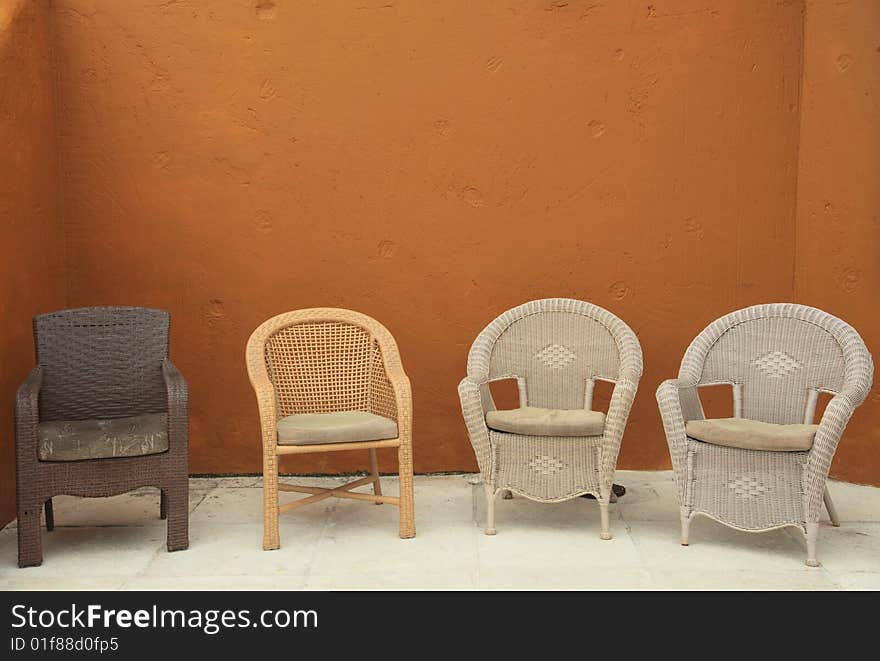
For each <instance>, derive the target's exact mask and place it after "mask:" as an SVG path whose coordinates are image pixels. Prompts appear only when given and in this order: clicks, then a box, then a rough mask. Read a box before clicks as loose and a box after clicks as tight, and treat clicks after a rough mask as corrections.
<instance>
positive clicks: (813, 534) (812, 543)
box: [806, 521, 819, 567]
mask: <svg viewBox="0 0 880 661" xmlns="http://www.w3.org/2000/svg"><path fill="white" fill-rule="evenodd" d="M806 527H807V529H806V537H807V567H818V566H819V560H818V559H817V558H816V541H817V540H818V538H819V523H818V521H815V522H807V526H806Z"/></svg>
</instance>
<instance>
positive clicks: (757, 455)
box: [657, 303, 874, 567]
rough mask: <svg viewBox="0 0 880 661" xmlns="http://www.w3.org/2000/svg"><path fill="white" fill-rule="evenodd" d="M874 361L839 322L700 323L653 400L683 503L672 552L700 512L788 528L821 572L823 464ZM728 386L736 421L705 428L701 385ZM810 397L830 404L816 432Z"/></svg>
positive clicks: (803, 312)
mask: <svg viewBox="0 0 880 661" xmlns="http://www.w3.org/2000/svg"><path fill="white" fill-rule="evenodd" d="M873 369H874V368H873V364H872V362H871V354H869V353H868V350H867V349H866V348H865V344H864V342H862V338H861V337H859V334H858V333H857V332H856V331H855V330H854V329H853V328H852V327H851V326H849V325H848V324H846V323H844V322H843V321H841V320H840V319H837V318H836V317H833V316H831V315H830V314H827V313H826V312H823V311H821V310H817V309H816V308H810V307H806V306H803V305H795V304H792V303H774V304H768V305H756V306H753V307H750V308H746V309H744V310H739V311H737V312H733V313H731V314H728V315H726V316H724V317H722V318H721V319H718V320H717V321H715V322H714V323H712V324H711V325H709V326H708V327H707V328H706V329H705V330H704V331H703V332H702V333H700V334H699V335H698V336H697V338H696V339H695V340H694V341H693V342H692V343H691V345H690V346H689V347H688V349H687V352H686V353H685V356H684V359H683V360H682V363H681V368H680V370H679V373H678V379H674V380H669V381H665V382H663V383H662V384H661V385H660V387H659V388H658V389H657V402H658V403H659V405H660V414H661V415H662V417H663V425H664V428H665V430H666V438H667V441H668V443H669V450H670V454H671V455H672V466H673V469H674V474H675V481H676V485H677V488H678V496H679V501H680V504H681V543H682V544H683V545H685V546H687V544H688V528H689V525H690V521H691V519H692V518H693V517H694V516H696V515H698V514H702V515H705V516H708V517H710V518H713V519H715V520H717V521H720V522H721V523H724V524H725V525H728V526H730V527H731V528H736V529H738V530H745V531H748V532H761V531H765V530H772V529H774V528H781V527H783V526H794V527H797V528H798V529H800V530H801V531H802V532H803V533H804V535H805V536H806V540H807V565H809V566H811V567H815V566H818V564H819V563H818V561H817V559H816V538H817V536H818V531H819V514H820V511H821V508H822V503H823V500H824V502H825V505H826V507H827V508H828V513H829V515H830V517H831V520H832V523H833V524H834V525H839V521H838V519H837V513H836V512H835V510H834V505H833V503H832V501H831V497H830V495H829V493H828V490H827V487H826V485H825V480H826V478H827V476H828V469H829V467H830V465H831V459H832V457H833V456H834V452H835V450H836V449H837V444H838V442H839V441H840V437H841V435H842V434H843V430H844V428H845V427H846V424H847V422H848V421H849V418H850V416H851V415H852V413H853V411H854V410H855V408H856V407H857V406H859V404H861V403H862V402H863V401H864V399H865V397H866V396H867V394H868V391H869V390H870V388H871V382H872V378H873ZM718 384H727V385H730V386H731V387H732V395H733V415H734V418H733V419H721V420H708V421H707V420H705V419H704V418H705V416H704V412H703V407H702V404H701V402H700V396H699V393H698V388H699V387H700V386H707V385H718ZM819 393H829V394H831V395H833V398H832V399H831V400H830V401H829V403H828V406H827V407H826V409H825V412H824V413H823V415H822V419H821V421H820V422H819V424H818V425H813V424H812V423H813V421H814V418H815V414H816V403H817V399H818V395H819Z"/></svg>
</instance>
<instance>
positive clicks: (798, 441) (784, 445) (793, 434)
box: [685, 418, 819, 452]
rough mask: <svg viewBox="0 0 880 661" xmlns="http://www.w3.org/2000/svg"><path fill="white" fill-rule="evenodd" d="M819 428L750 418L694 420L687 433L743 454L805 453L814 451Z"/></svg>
mask: <svg viewBox="0 0 880 661" xmlns="http://www.w3.org/2000/svg"><path fill="white" fill-rule="evenodd" d="M818 428H819V425H775V424H772V423H770V422H760V421H758V420H747V419H746V418H715V419H709V420H691V421H690V422H688V423H687V425H685V432H686V433H687V435H688V436H690V437H691V438H695V439H697V440H698V441H703V442H705V443H712V444H713V445H724V446H727V447H729V448H740V449H742V450H770V451H776V452H795V451H800V452H803V451H805V450H809V449H810V448H811V447H813V438H814V437H815V436H816V430H817V429H818Z"/></svg>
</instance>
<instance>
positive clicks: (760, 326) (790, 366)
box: [679, 303, 873, 424]
mask: <svg viewBox="0 0 880 661" xmlns="http://www.w3.org/2000/svg"><path fill="white" fill-rule="evenodd" d="M872 378H873V364H872V362H871V354H870V353H868V350H867V348H866V347H865V343H864V342H863V341H862V338H861V337H860V336H859V334H858V333H857V332H856V331H855V329H853V328H852V326H850V325H849V324H847V323H846V322H844V321H841V320H840V319H838V318H837V317H834V316H832V315H830V314H828V313H827V312H823V311H822V310H818V309H816V308H812V307H808V306H805V305H797V304H794V303H770V304H765V305H755V306H752V307H749V308H745V309H743V310H738V311H736V312H732V313H731V314H728V315H725V316H724V317H721V318H720V319H718V320H717V321H715V322H713V323H712V324H710V325H709V326H708V327H707V328H706V329H705V330H704V331H703V332H702V333H700V334H699V335H698V336H697V337H696V338H695V339H694V341H693V342H692V343H691V345H690V346H689V347H688V350H687V351H686V352H685V356H684V359H683V360H682V363H681V369H680V370H679V379H680V380H681V381H682V382H684V383H686V384H692V385H707V384H724V383H729V384H732V385H733V396H734V415H735V416H736V417H743V418H749V419H752V420H761V421H763V422H772V423H776V424H793V423H803V422H808V423H811V422H813V417H814V415H815V410H816V401H817V398H818V393H819V392H827V393H831V394H838V393H841V392H845V393H846V394H847V396H848V397H849V398H850V399H851V400H852V404H853V406H858V405H859V404H861V403H862V401H863V400H864V399H865V397H866V396H867V394H868V391H869V390H870V388H871V381H872Z"/></svg>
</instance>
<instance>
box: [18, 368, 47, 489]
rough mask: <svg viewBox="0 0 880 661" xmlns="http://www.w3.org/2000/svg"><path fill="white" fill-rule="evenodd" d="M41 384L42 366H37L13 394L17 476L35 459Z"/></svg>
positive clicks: (37, 443)
mask: <svg viewBox="0 0 880 661" xmlns="http://www.w3.org/2000/svg"><path fill="white" fill-rule="evenodd" d="M42 385H43V368H42V367H40V366H37V367H35V368H34V369H32V370H31V372H30V374H28V375H27V377H26V378H25V380H24V381H23V382H22V383H21V385H20V386H19V387H18V392H17V393H16V394H15V450H16V453H15V454H16V465H17V466H18V470H19V476H22V475H23V472H24V471H25V470H26V468H25V466H26V465H27V464H31V463H32V462H36V461H37V446H38V445H39V442H40V441H39V434H38V431H39V426H40V387H41V386H42ZM19 482H20V480H19Z"/></svg>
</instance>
